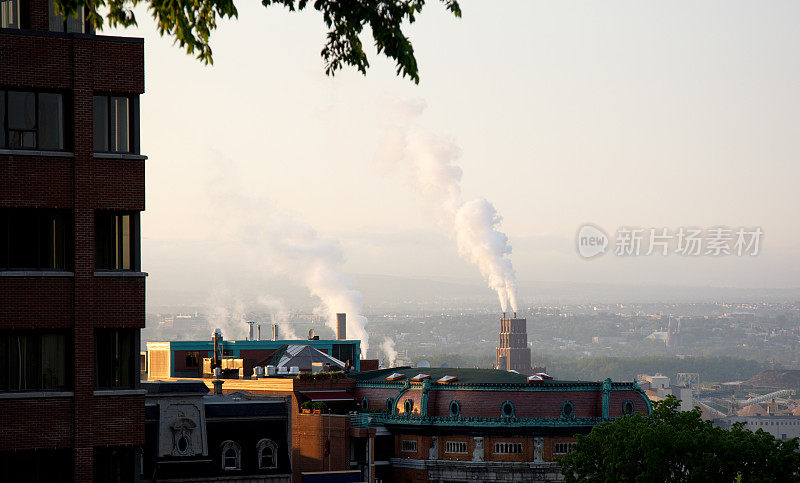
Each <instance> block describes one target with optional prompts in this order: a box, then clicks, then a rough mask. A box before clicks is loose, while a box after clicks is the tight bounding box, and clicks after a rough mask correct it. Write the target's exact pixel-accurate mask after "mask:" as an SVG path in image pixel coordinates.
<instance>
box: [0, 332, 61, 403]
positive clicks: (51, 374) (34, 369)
mask: <svg viewBox="0 0 800 483" xmlns="http://www.w3.org/2000/svg"><path fill="white" fill-rule="evenodd" d="M67 341H68V337H67V335H66V334H65V333H63V332H57V331H56V332H44V331H4V332H0V391H3V392H19V391H64V390H66V389H67V388H68V387H69V374H70V372H69V371H68V368H70V367H71V366H72V364H71V363H70V353H71V352H70V351H69V346H68V343H67Z"/></svg>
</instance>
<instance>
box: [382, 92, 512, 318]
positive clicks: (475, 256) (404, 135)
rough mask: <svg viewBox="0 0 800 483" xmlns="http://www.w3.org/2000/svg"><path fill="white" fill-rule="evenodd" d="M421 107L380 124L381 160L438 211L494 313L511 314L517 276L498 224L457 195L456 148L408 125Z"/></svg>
mask: <svg viewBox="0 0 800 483" xmlns="http://www.w3.org/2000/svg"><path fill="white" fill-rule="evenodd" d="M424 109H425V103H424V101H411V102H404V103H399V104H398V105H396V106H395V109H394V110H393V111H392V115H391V116H389V117H388V118H387V119H386V120H385V121H386V124H387V127H388V136H387V140H386V142H385V143H384V145H383V149H382V155H381V157H382V158H384V159H385V160H387V161H389V162H391V163H393V164H397V165H400V166H404V167H406V168H407V169H409V170H410V171H411V178H412V181H413V183H414V185H415V186H417V187H418V189H419V190H420V191H422V193H423V194H424V195H425V197H426V198H427V199H429V200H431V201H432V202H434V203H436V204H437V205H439V206H440V207H441V211H442V214H443V218H444V224H445V228H446V229H447V230H448V231H452V233H453V234H454V236H455V240H456V245H457V246H458V253H459V255H460V256H461V257H462V258H464V259H466V260H468V261H469V262H471V263H473V264H474V265H476V266H477V267H478V269H479V270H480V272H481V274H482V275H483V277H484V279H486V282H487V283H488V285H489V288H491V289H492V290H494V291H495V292H496V293H497V297H498V299H499V300H500V307H501V308H502V310H503V312H506V311H507V309H508V307H509V305H510V306H511V309H512V310H514V311H516V310H517V276H516V273H515V271H514V267H513V266H512V264H511V258H510V257H511V244H510V243H509V241H508V237H507V236H506V234H505V233H503V232H501V231H500V229H499V228H500V223H501V222H502V220H503V218H502V217H501V216H500V215H499V214H498V213H497V210H496V209H495V207H494V205H493V204H492V203H491V202H489V201H488V200H487V199H485V198H482V197H478V198H475V199H472V200H468V201H464V199H463V197H462V194H461V175H462V170H461V168H460V167H459V166H458V165H457V164H455V161H457V160H458V159H459V158H460V157H461V150H460V149H459V148H458V146H456V144H455V143H454V142H453V141H451V140H449V139H445V138H443V137H441V136H436V135H434V134H432V133H430V132H428V131H426V130H424V129H422V128H421V127H419V126H418V125H416V124H415V123H414V119H415V118H417V117H418V116H419V115H420V114H422V111H423V110H424Z"/></svg>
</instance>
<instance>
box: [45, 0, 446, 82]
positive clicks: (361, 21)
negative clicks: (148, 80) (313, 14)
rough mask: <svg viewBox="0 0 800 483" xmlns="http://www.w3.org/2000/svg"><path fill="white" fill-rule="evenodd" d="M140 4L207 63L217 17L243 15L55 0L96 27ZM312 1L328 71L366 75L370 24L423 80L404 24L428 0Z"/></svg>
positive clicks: (203, 6) (205, 4)
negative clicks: (348, 69) (365, 36)
mask: <svg viewBox="0 0 800 483" xmlns="http://www.w3.org/2000/svg"><path fill="white" fill-rule="evenodd" d="M440 1H441V2H442V3H444V4H445V7H446V8H447V10H449V11H450V12H452V13H453V15H455V16H456V17H460V16H461V7H460V6H459V4H458V1H457V0H440ZM138 4H146V5H147V6H148V10H149V11H150V14H151V15H152V16H153V18H154V19H155V21H156V23H157V25H158V32H159V33H160V34H161V35H165V34H166V35H168V36H171V37H174V38H175V41H176V42H177V43H178V44H179V45H180V46H181V47H183V48H185V49H186V51H187V53H190V54H195V55H197V58H198V59H200V60H201V61H203V62H205V63H213V57H212V52H211V45H210V43H209V41H210V38H211V32H212V31H213V30H214V29H216V28H217V20H218V19H225V18H229V19H230V18H234V17H237V16H238V11H237V10H236V6H235V5H234V3H233V0H55V5H56V7H55V8H56V13H61V14H64V15H65V16H66V15H74V14H75V12H77V11H78V9H79V8H80V7H84V10H85V12H86V18H87V20H88V21H89V22H90V23H91V24H92V25H94V27H95V29H97V30H101V29H102V28H103V25H104V24H105V23H107V24H108V25H109V26H111V27H116V26H120V25H121V26H123V27H128V26H131V25H136V17H135V15H134V13H133V7H135V6H136V5H138ZM261 4H262V5H264V7H270V6H272V5H281V6H283V7H286V8H287V9H289V10H290V11H292V12H296V11H300V10H305V9H306V7H309V1H308V0H261ZM310 6H311V7H313V8H314V9H315V10H317V11H318V12H320V13H321V14H322V19H323V21H324V22H325V25H326V26H327V27H328V29H329V30H328V34H327V43H326V44H325V46H324V47H323V49H322V52H321V55H322V58H323V59H324V60H325V64H326V67H325V73H326V74H328V75H333V74H335V73H336V71H337V70H339V69H341V68H342V67H343V66H345V65H349V66H352V67H355V68H357V69H358V70H359V71H360V72H361V73H363V74H366V72H367V68H368V67H369V61H368V60H367V55H366V54H365V53H364V46H363V44H362V43H361V34H362V32H363V31H364V28H365V27H369V29H370V31H371V32H372V38H373V40H374V41H375V47H376V48H377V50H378V53H379V54H384V55H386V56H387V57H389V58H390V59H393V60H394V61H395V62H396V63H397V74H398V75H402V76H403V77H405V76H409V77H410V78H411V80H413V81H414V82H415V83H419V73H418V69H417V59H416V58H415V57H414V47H413V46H412V45H411V41H410V40H409V39H408V37H406V36H405V34H404V33H403V26H404V24H406V23H408V24H410V23H413V22H414V21H415V20H416V17H417V14H419V13H421V12H422V7H423V6H425V0H314V1H313V2H311V4H310ZM104 14H105V19H104V17H103V15H104Z"/></svg>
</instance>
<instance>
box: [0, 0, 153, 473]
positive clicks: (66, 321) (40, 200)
mask: <svg viewBox="0 0 800 483" xmlns="http://www.w3.org/2000/svg"><path fill="white" fill-rule="evenodd" d="M0 13H1V15H0V22H1V23H0V414H2V418H1V419H0V420H1V421H2V435H3V437H2V438H0V481H48V482H51V481H80V482H86V481H92V480H94V481H133V480H135V478H136V475H138V471H137V466H138V465H139V464H140V463H139V461H140V458H139V456H138V454H139V453H140V451H141V447H142V445H143V444H144V420H145V396H144V391H142V390H140V389H139V377H138V368H137V365H136V362H137V355H138V348H139V331H140V329H141V328H142V327H144V322H145V315H144V297H145V278H144V276H145V274H144V273H142V272H140V267H139V213H140V212H141V211H142V210H144V160H145V158H144V157H143V156H141V155H140V154H139V115H138V106H139V97H138V96H139V95H141V94H142V93H143V92H144V44H143V41H142V39H132V38H118V37H107V36H99V35H95V34H94V33H93V32H92V31H91V29H90V27H89V26H88V25H87V24H86V22H84V21H83V18H82V17H83V15H82V14H81V15H79V18H69V19H66V20H65V19H64V18H63V17H61V16H57V15H55V14H54V11H53V6H52V2H48V0H0Z"/></svg>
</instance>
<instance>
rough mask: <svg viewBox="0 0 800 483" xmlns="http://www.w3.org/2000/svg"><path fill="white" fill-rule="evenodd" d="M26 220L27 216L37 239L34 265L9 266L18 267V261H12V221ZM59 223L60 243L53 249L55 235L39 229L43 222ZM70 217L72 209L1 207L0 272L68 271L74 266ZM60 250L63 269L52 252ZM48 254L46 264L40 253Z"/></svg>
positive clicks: (71, 216) (72, 229)
mask: <svg viewBox="0 0 800 483" xmlns="http://www.w3.org/2000/svg"><path fill="white" fill-rule="evenodd" d="M15 216H18V217H21V218H23V219H24V218H26V217H30V218H31V219H32V220H33V223H34V224H35V225H36V233H35V234H34V235H33V236H34V237H35V238H36V264H35V266H12V265H17V263H18V261H16V260H14V261H12V242H11V232H12V228H13V227H12V226H11V223H12V219H13V218H14V217H15ZM50 222H53V223H58V222H60V223H61V224H62V226H61V228H62V230H63V235H62V236H63V240H60V241H63V244H61V245H59V246H58V247H56V242H57V241H59V240H58V237H57V235H56V233H52V236H50V234H47V233H43V231H42V227H43V225H44V224H45V223H48V224H49V223H50ZM73 231H74V223H73V214H72V210H68V209H51V208H0V237H4V239H0V272H15V271H16V272H20V271H24V272H29V271H31V272H70V271H72V266H73V255H74V250H73ZM51 244H52V248H53V252H52V253H50V252H49V248H50V245H51ZM45 245H47V246H45ZM57 248H58V249H59V250H60V251H63V253H62V256H63V266H62V267H58V266H56V265H58V264H57V263H56V260H55V258H56V256H55V252H56V249H57ZM45 251H47V252H48V253H50V254H51V255H52V256H53V260H52V263H47V261H45V260H44V258H43V256H42V255H43V253H44V252H45Z"/></svg>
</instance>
